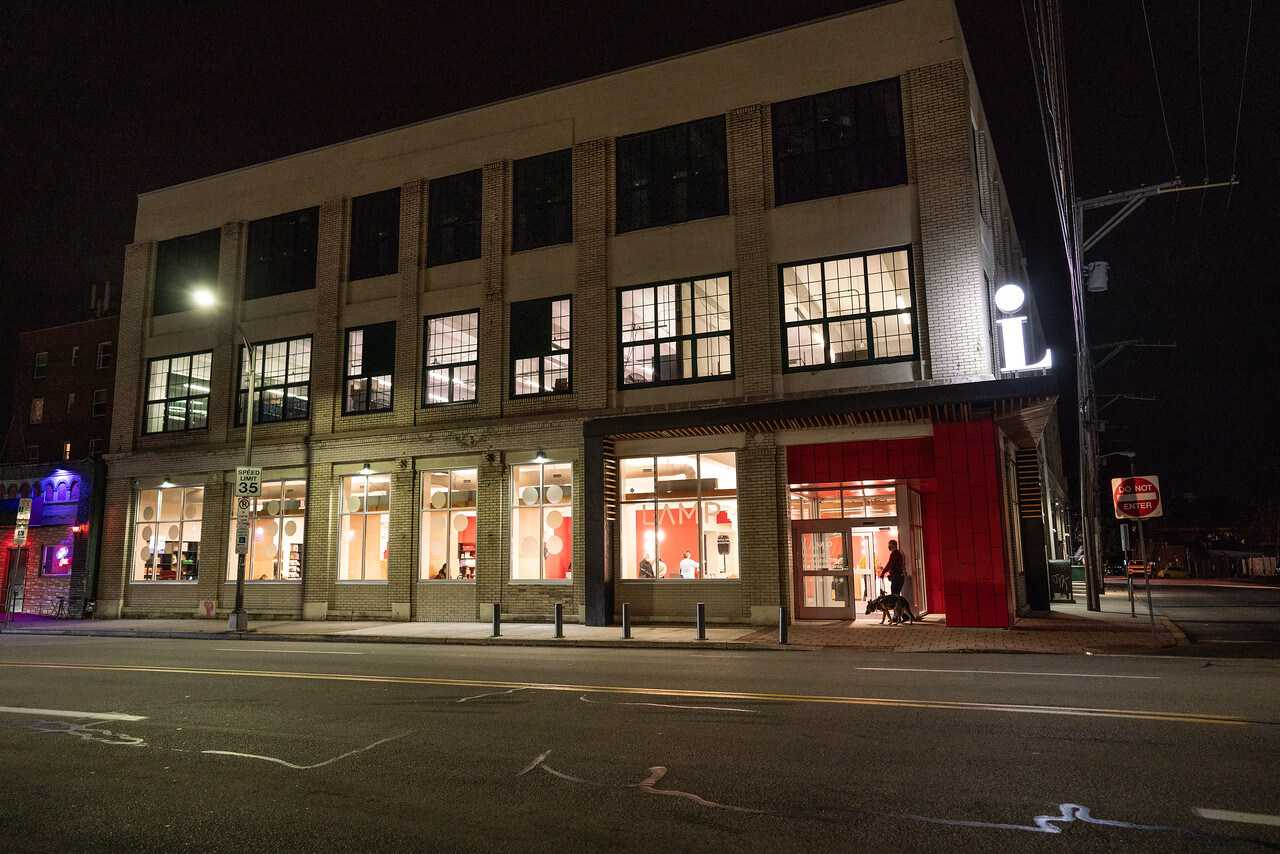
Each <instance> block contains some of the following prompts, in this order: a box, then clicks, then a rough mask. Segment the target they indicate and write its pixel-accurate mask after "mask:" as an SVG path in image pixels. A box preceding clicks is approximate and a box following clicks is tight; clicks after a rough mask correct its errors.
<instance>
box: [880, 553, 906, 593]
mask: <svg viewBox="0 0 1280 854" xmlns="http://www.w3.org/2000/svg"><path fill="white" fill-rule="evenodd" d="M880 577H881V578H887V579H889V592H890V593H892V594H893V595H894V596H901V595H902V585H903V584H905V583H906V581H907V561H906V559H905V558H903V556H902V552H900V551H898V541H897V540H890V541H889V559H888V560H887V561H885V562H884V567H883V568H882V569H881V570H880Z"/></svg>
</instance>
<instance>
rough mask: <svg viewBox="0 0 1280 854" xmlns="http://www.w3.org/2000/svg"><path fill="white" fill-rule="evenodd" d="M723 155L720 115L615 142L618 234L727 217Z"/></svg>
mask: <svg viewBox="0 0 1280 854" xmlns="http://www.w3.org/2000/svg"><path fill="white" fill-rule="evenodd" d="M725 152H726V148H725V123H724V116H712V117H710V118H706V119H699V120H698V121H696V122H687V123H685V124H681V125H672V126H671V127H666V128H661V129H659V130H653V131H647V132H645V133H637V134H632V135H631V136H620V137H618V139H617V140H616V141H615V143H614V154H615V158H614V160H615V182H616V183H615V187H616V193H617V212H616V224H617V231H618V233H619V234H621V233H623V232H626V231H636V230H639V229H642V228H653V227H655V226H660V225H672V224H674V223H678V222H689V221H690V220H695V219H704V218H706V217H712V216H724V215H726V214H728V213H729V183H728V178H727V169H726V164H727V163H728V157H727V155H726V153H725Z"/></svg>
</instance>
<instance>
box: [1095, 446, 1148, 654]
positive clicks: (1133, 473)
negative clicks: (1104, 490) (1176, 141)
mask: <svg viewBox="0 0 1280 854" xmlns="http://www.w3.org/2000/svg"><path fill="white" fill-rule="evenodd" d="M1136 456H1138V455H1137V454H1135V453H1134V452H1133V451H1112V452H1111V453H1109V454H1100V455H1099V456H1098V462H1099V463H1101V462H1102V461H1103V460H1105V459H1106V458H1107V457H1128V458H1129V477H1130V478H1131V479H1133V478H1137V476H1138V470H1137V467H1136V466H1135V465H1134V463H1133V458H1134V457H1136ZM1138 555H1139V558H1140V559H1141V560H1142V577H1143V580H1144V582H1145V585H1144V586H1145V587H1146V588H1147V616H1148V617H1150V618H1151V636H1152V637H1155V636H1156V612H1155V611H1154V610H1152V608H1151V565H1150V564H1149V563H1147V540H1146V537H1144V536H1143V535H1142V517H1141V516H1139V517H1138ZM1124 572H1125V576H1126V577H1127V576H1128V575H1129V567H1127V566H1126V567H1125V568H1124Z"/></svg>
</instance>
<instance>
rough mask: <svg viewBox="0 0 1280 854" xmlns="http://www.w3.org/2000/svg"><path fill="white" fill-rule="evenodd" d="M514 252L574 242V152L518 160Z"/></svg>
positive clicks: (514, 170)
mask: <svg viewBox="0 0 1280 854" xmlns="http://www.w3.org/2000/svg"><path fill="white" fill-rule="evenodd" d="M511 197H512V201H511V208H512V213H511V249H512V251H515V252H520V251H522V250H525V249H536V248H538V247H539V246H554V245H556V244H557V243H570V242H572V241H573V152H572V151H571V150H570V149H568V148H566V149H564V150H563V151H553V152H551V153H550V154H542V155H539V156H537V157H526V158H525V159H524V160H517V161H516V162H515V163H514V164H513V165H512V168H511Z"/></svg>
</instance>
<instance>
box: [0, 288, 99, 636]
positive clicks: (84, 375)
mask: <svg viewBox="0 0 1280 854" xmlns="http://www.w3.org/2000/svg"><path fill="white" fill-rule="evenodd" d="M112 310H113V309H112V305H111V296H110V290H109V288H103V289H102V290H101V292H99V290H98V289H97V288H95V289H94V294H93V299H92V303H91V306H90V312H91V314H92V315H94V316H93V317H92V318H91V319H89V320H84V321H79V322H75V323H67V324H63V325H60V326H52V327H47V328H44V329H36V330H32V331H30V332H23V333H20V334H19V335H18V357H17V361H16V365H17V370H16V371H15V376H14V378H13V403H12V405H11V407H10V408H11V411H12V413H13V417H12V419H11V421H10V423H9V425H8V430H7V432H6V436H5V440H4V445H3V450H2V451H0V460H2V462H0V544H3V547H4V548H5V550H6V552H5V559H4V561H3V564H0V590H2V591H4V599H3V604H2V605H0V607H6V608H7V607H10V606H12V607H13V608H14V610H16V611H23V612H26V613H32V614H45V613H47V614H55V613H65V614H67V615H68V616H79V615H80V614H81V613H82V612H83V611H84V610H85V605H86V603H87V602H89V601H91V600H92V598H93V584H94V578H95V573H96V563H97V554H98V551H97V549H98V538H99V535H100V533H101V531H100V530H99V526H98V525H97V524H96V522H98V521H100V520H101V512H102V496H103V492H102V490H103V489H105V475H106V467H105V466H104V465H103V462H102V454H103V453H104V451H105V450H106V446H107V439H108V437H109V436H110V432H111V395H112V390H113V388H114V386H115V358H114V355H115V354H114V347H115V341H116V332H117V329H116V327H117V323H118V320H119V319H118V318H117V317H115V316H113V315H112ZM24 502H27V503H24ZM24 510H25V511H26V512H25V513H23V511H24ZM20 513H21V514H22V518H21V519H20ZM20 522H25V524H20ZM19 529H21V530H19ZM60 600H61V604H62V606H63V607H62V608H59V601H60Z"/></svg>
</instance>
